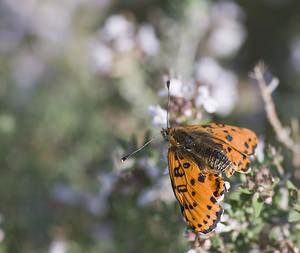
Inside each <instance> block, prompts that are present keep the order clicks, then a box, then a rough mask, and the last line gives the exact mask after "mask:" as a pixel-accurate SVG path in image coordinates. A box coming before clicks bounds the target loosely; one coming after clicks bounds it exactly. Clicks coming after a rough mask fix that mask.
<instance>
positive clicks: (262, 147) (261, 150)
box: [255, 137, 265, 163]
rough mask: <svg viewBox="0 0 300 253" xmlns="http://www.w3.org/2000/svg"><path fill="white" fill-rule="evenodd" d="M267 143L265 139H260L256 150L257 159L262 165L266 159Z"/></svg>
mask: <svg viewBox="0 0 300 253" xmlns="http://www.w3.org/2000/svg"><path fill="white" fill-rule="evenodd" d="M264 151H265V141H264V138H263V137H260V138H259V139H258V143H257V148H256V149H255V157H256V158H257V160H258V161H259V162H260V163H262V162H263V161H264V159H265V154H264V153H265V152H264Z"/></svg>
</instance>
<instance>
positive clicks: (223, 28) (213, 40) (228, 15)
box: [208, 1, 246, 57]
mask: <svg viewBox="0 0 300 253" xmlns="http://www.w3.org/2000/svg"><path fill="white" fill-rule="evenodd" d="M211 16H212V17H211V19H212V21H211V22H212V23H213V24H214V26H213V28H212V32H211V35H210V37H209V40H208V46H209V48H210V49H211V50H212V52H213V53H214V54H215V55H216V56H221V57H226V56H229V55H232V54H233V53H235V52H236V51H237V50H238V49H239V48H240V46H241V45H242V43H243V42H244V40H245V37H246V31H245V28H244V26H243V24H242V22H241V20H242V18H243V16H244V13H243V11H242V9H241V8H240V7H239V6H238V5H237V4H236V3H234V2H229V1H223V2H220V3H216V4H213V5H212V8H211Z"/></svg>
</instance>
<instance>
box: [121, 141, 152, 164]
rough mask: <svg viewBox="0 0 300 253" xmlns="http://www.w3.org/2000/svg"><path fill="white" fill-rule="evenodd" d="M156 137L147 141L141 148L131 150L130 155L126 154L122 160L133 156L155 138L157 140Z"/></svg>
mask: <svg viewBox="0 0 300 253" xmlns="http://www.w3.org/2000/svg"><path fill="white" fill-rule="evenodd" d="M155 139H156V138H153V139H151V140H150V141H147V142H146V143H145V144H144V145H143V146H141V147H140V148H138V149H137V150H135V151H133V152H131V153H130V154H128V155H125V156H123V157H122V158H121V162H125V161H126V160H127V159H128V158H129V157H131V156H132V155H134V154H135V153H137V152H139V151H140V150H142V149H143V148H144V147H146V146H147V145H148V144H149V143H150V142H152V141H153V140H155Z"/></svg>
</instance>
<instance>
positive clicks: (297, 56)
mask: <svg viewBox="0 0 300 253" xmlns="http://www.w3.org/2000/svg"><path fill="white" fill-rule="evenodd" d="M289 47H290V61H291V63H292V65H293V67H294V68H295V69H296V70H297V71H300V38H296V39H293V40H292V41H291V42H290V46H289Z"/></svg>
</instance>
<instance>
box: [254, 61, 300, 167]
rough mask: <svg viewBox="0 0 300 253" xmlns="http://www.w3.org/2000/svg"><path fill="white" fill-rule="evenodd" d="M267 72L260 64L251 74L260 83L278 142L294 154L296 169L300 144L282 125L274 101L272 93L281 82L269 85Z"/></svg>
mask: <svg viewBox="0 0 300 253" xmlns="http://www.w3.org/2000/svg"><path fill="white" fill-rule="evenodd" d="M265 71H266V68H265V65H264V64H263V63H262V62H259V63H258V64H257V65H256V66H255V67H254V72H253V73H252V74H251V77H252V78H254V79H255V80H256V81H257V83H258V86H259V89H260V93H261V95H262V98H263V101H264V103H265V110H266V114H267V117H268V120H269V122H270V124H271V125H272V127H273V129H274V131H275V134H276V136H277V139H278V141H279V142H281V143H282V144H283V145H284V146H285V147H286V148H287V149H288V150H290V151H291V152H292V154H293V165H294V166H295V167H300V143H297V142H296V141H294V140H293V139H292V138H291V136H290V133H289V130H288V129H287V128H284V127H283V125H282V124H281V122H280V120H279V118H278V115H277V112H276V109H275V105H274V102H273V99H272V92H274V90H275V89H276V87H277V86H278V84H279V80H278V79H277V78H273V79H272V81H271V82H270V83H269V84H268V83H267V82H266V80H265V78H264V73H265Z"/></svg>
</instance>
